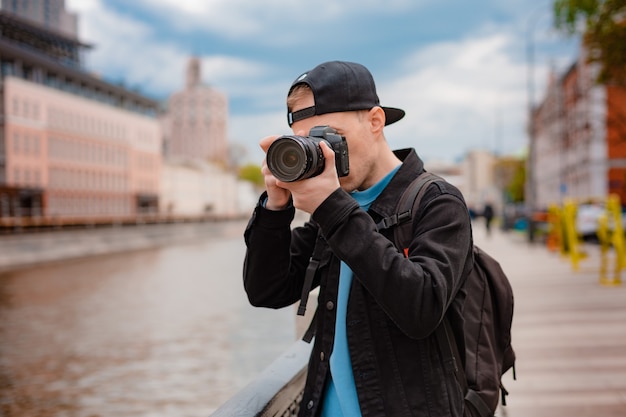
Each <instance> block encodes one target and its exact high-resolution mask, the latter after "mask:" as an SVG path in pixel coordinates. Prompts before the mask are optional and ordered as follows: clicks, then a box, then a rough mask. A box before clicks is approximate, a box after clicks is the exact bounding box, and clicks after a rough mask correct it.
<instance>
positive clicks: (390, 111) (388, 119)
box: [382, 107, 405, 126]
mask: <svg viewBox="0 0 626 417" xmlns="http://www.w3.org/2000/svg"><path fill="white" fill-rule="evenodd" d="M382 109H383V110H384V111H385V126H387V125H390V124H392V123H395V122H397V121H398V120H400V119H402V118H403V117H404V115H405V113H404V110H402V109H396V108H394V107H383V108H382Z"/></svg>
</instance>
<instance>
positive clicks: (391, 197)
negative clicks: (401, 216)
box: [369, 148, 424, 217]
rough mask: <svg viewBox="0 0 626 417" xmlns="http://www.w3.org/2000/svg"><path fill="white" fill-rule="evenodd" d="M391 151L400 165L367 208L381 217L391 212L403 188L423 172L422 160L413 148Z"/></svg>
mask: <svg viewBox="0 0 626 417" xmlns="http://www.w3.org/2000/svg"><path fill="white" fill-rule="evenodd" d="M393 153H394V154H395V155H396V156H397V157H398V158H399V159H400V160H401V161H402V165H401V166H400V169H399V170H398V172H396V174H395V175H394V176H393V178H392V179H391V181H390V182H389V184H388V185H387V187H385V189H384V190H383V191H382V193H381V194H380V196H378V198H377V199H376V201H374V202H373V203H372V206H371V207H370V209H369V211H370V213H376V214H378V215H379V216H381V217H387V216H389V215H391V214H393V212H394V211H395V209H396V205H397V204H398V200H399V199H400V196H401V195H402V193H403V192H404V190H406V189H407V187H408V186H409V184H410V183H411V181H413V180H414V179H415V178H417V176H418V175H419V174H421V173H422V172H424V162H423V161H422V160H421V159H420V157H419V156H418V155H417V153H416V152H415V149H412V148H408V149H400V150H397V151H394V152H393Z"/></svg>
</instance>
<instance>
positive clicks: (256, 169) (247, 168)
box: [239, 164, 264, 187]
mask: <svg viewBox="0 0 626 417" xmlns="http://www.w3.org/2000/svg"><path fill="white" fill-rule="evenodd" d="M239 178H240V179H242V180H245V181H250V182H251V183H253V184H254V185H256V186H257V187H263V185H264V180H263V174H262V173H261V167H260V166H258V165H255V164H248V165H244V166H242V167H241V168H239Z"/></svg>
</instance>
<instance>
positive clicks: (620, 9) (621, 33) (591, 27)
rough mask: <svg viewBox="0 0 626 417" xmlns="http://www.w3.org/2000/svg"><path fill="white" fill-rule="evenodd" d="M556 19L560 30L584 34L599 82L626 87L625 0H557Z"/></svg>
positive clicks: (555, 3) (555, 2)
mask: <svg viewBox="0 0 626 417" xmlns="http://www.w3.org/2000/svg"><path fill="white" fill-rule="evenodd" d="M554 17H555V19H554V23H555V26H556V28H557V29H559V30H561V31H563V32H565V33H567V34H569V35H573V34H575V33H578V32H579V31H581V32H582V35H583V38H582V39H583V42H584V44H585V46H586V47H587V49H588V51H589V62H596V63H598V64H600V73H599V75H598V80H597V81H598V82H600V83H602V84H617V85H621V86H626V0H555V1H554ZM581 22H584V26H583V27H582V28H581V26H580V24H581Z"/></svg>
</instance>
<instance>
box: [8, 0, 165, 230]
mask: <svg viewBox="0 0 626 417" xmlns="http://www.w3.org/2000/svg"><path fill="white" fill-rule="evenodd" d="M0 24H2V31H1V33H0V75H1V77H0V218H30V219H37V221H41V220H42V219H44V220H45V219H48V220H50V219H53V220H55V221H60V222H77V223H84V222H96V221H100V220H102V221H105V220H106V221H108V220H109V219H112V218H117V219H120V218H133V217H135V216H137V215H141V214H148V213H156V212H157V210H158V195H159V190H160V176H161V172H160V170H161V163H162V152H161V148H162V142H161V141H162V133H161V127H160V124H159V122H158V120H157V111H158V108H159V107H158V103H157V102H155V101H153V100H151V99H148V98H146V97H143V96H141V95H139V94H137V93H134V92H131V91H127V90H125V89H123V88H121V87H119V86H116V85H113V84H109V83H107V82H105V81H103V80H101V79H99V78H96V77H93V76H91V75H90V74H88V73H86V72H85V71H83V70H82V69H81V61H80V56H81V51H82V50H84V49H85V48H87V47H88V46H87V45H84V44H82V43H81V42H80V41H78V40H77V39H76V38H72V37H71V36H69V35H67V34H65V33H61V32H57V31H55V30H52V29H47V28H45V27H43V26H42V25H39V24H33V23H31V21H30V20H27V19H23V18H21V17H20V16H15V15H13V14H11V13H6V12H5V9H4V3H3V9H2V10H0ZM33 221H34V220H33Z"/></svg>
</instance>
